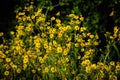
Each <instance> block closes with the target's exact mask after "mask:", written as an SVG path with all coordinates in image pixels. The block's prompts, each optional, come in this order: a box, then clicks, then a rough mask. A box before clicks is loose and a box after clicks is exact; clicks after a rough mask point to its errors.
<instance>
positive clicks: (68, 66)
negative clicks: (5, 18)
mask: <svg viewBox="0 0 120 80" xmlns="http://www.w3.org/2000/svg"><path fill="white" fill-rule="evenodd" d="M26 11H28V12H29V14H26ZM56 16H60V12H58V13H57V14H56ZM66 17H68V18H70V21H68V23H65V22H64V21H61V20H60V19H58V18H55V17H54V16H53V17H51V19H50V20H48V22H47V21H46V17H45V15H44V14H43V13H42V9H40V8H37V7H35V6H33V3H31V4H30V6H28V7H25V8H24V10H23V11H22V12H18V13H17V15H16V18H17V20H18V25H16V31H15V32H14V31H11V32H10V34H11V36H12V39H11V40H9V41H8V45H6V44H5V43H3V44H0V64H2V65H1V66H0V69H3V70H1V71H3V72H4V75H5V76H6V77H9V76H10V77H12V76H13V75H14V76H17V75H20V74H21V75H23V72H24V75H23V76H22V77H20V78H21V79H22V78H23V77H26V78H28V77H31V74H32V75H33V76H34V77H36V76H37V78H36V79H38V78H40V79H43V80H47V79H51V80H54V79H55V80H56V79H68V80H71V79H76V80H81V79H86V80H89V77H90V76H91V79H95V80H99V79H100V80H102V79H106V78H107V79H110V80H113V79H114V80H117V75H119V72H120V65H119V64H120V62H114V61H111V62H110V63H108V65H107V64H105V63H103V62H97V63H93V62H92V60H93V57H94V55H95V54H96V51H97V50H96V46H98V45H99V41H98V39H99V36H98V34H97V33H95V34H93V33H92V32H89V29H88V27H85V26H80V24H81V22H82V21H84V17H83V16H77V15H75V14H69V15H68V16H66ZM53 21H55V22H54V24H53V23H52V22H53ZM2 35H3V34H2V33H0V36H2ZM112 37H113V38H119V39H120V33H119V30H118V28H117V27H115V28H114V34H113V36H112ZM111 39H112V38H111ZM71 72H72V73H71ZM106 75H108V76H106ZM0 78H1V77H0Z"/></svg>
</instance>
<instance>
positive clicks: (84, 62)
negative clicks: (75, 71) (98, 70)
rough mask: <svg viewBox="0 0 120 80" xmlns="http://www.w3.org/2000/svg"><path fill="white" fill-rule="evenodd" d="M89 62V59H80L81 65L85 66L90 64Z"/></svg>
mask: <svg viewBox="0 0 120 80" xmlns="http://www.w3.org/2000/svg"><path fill="white" fill-rule="evenodd" d="M90 64H91V62H90V60H88V59H87V60H84V61H82V63H81V65H82V66H87V65H90Z"/></svg>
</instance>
